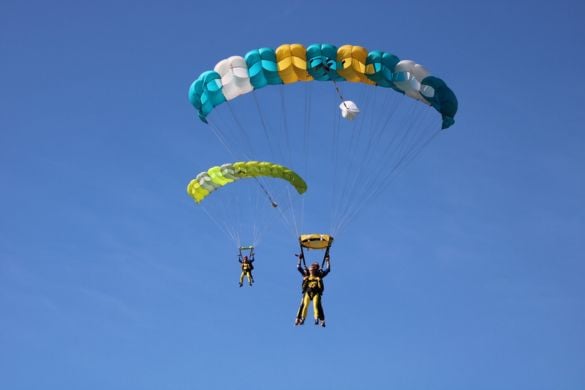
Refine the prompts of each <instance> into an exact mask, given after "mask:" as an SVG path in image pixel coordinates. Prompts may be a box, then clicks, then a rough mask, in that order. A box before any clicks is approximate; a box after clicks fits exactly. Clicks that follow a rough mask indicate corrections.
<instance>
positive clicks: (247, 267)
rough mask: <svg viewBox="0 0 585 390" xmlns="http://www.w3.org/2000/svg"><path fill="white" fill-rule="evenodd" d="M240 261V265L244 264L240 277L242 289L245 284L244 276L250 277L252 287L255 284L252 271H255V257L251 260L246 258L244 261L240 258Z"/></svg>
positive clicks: (249, 281) (249, 282)
mask: <svg viewBox="0 0 585 390" xmlns="http://www.w3.org/2000/svg"><path fill="white" fill-rule="evenodd" d="M238 261H239V262H240V264H242V274H241V275H240V287H242V285H243V284H244V276H247V277H248V284H249V285H250V286H252V284H253V283H254V277H253V276H252V270H253V269H254V264H252V263H253V262H254V255H252V256H251V258H250V259H248V256H244V259H243V260H242V257H241V256H240V257H239V258H238Z"/></svg>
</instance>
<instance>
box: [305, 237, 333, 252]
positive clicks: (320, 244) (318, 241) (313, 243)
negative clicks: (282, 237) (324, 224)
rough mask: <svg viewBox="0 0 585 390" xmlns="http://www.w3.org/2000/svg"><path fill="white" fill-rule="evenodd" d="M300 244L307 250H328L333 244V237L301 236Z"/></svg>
mask: <svg viewBox="0 0 585 390" xmlns="http://www.w3.org/2000/svg"><path fill="white" fill-rule="evenodd" d="M299 242H300V243H301V245H302V246H303V247H305V248H309V249H326V248H327V247H328V246H331V244H333V237H331V236H330V235H329V234H301V236H300V237H299Z"/></svg>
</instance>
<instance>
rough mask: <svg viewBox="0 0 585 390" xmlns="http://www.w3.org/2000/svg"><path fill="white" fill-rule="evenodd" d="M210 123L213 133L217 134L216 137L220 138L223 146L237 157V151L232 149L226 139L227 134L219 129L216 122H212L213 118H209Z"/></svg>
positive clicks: (234, 157) (231, 154) (233, 156)
mask: <svg viewBox="0 0 585 390" xmlns="http://www.w3.org/2000/svg"><path fill="white" fill-rule="evenodd" d="M208 123H209V127H210V128H211V131H212V132H213V134H214V135H215V138H217V139H218V140H219V142H220V143H221V144H222V145H223V147H224V148H225V149H226V150H227V151H228V153H229V154H230V156H232V158H233V159H237V157H236V155H235V153H234V152H233V151H232V149H231V148H230V147H229V145H228V144H227V142H226V140H225V136H224V135H223V133H222V131H221V130H220V129H219V127H217V126H216V125H215V123H214V122H212V121H211V120H208Z"/></svg>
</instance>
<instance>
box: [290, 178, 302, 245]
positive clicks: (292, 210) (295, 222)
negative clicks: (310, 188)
mask: <svg viewBox="0 0 585 390" xmlns="http://www.w3.org/2000/svg"><path fill="white" fill-rule="evenodd" d="M286 192H287V195H288V201H289V204H290V205H291V208H290V211H291V215H292V217H293V218H292V220H293V223H294V225H293V226H294V229H295V237H299V235H300V233H299V225H298V223H297V220H296V218H295V212H294V211H295V210H294V204H293V199H292V197H291V196H290V193H291V190H290V189H289V188H287V189H286ZM304 201H305V198H304V197H303V199H302V202H304ZM300 222H301V226H302V209H301V221H300Z"/></svg>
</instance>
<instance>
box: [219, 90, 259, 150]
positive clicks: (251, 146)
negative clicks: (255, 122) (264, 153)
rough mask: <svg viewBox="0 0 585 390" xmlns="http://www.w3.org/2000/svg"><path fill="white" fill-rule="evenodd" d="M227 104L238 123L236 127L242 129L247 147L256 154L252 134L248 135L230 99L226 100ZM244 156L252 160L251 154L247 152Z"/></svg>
mask: <svg viewBox="0 0 585 390" xmlns="http://www.w3.org/2000/svg"><path fill="white" fill-rule="evenodd" d="M226 105H227V107H228V109H229V112H230V114H231V116H232V119H233V120H234V122H235V124H236V127H237V128H238V130H239V131H240V133H241V134H242V136H243V138H244V141H245V142H246V146H247V149H248V150H250V151H252V154H253V155H256V152H255V150H254V143H253V142H252V140H251V139H250V136H249V135H248V133H247V132H246V130H245V129H244V126H242V123H241V122H240V120H239V119H238V117H237V115H236V113H235V112H234V110H233V108H232V106H231V104H230V102H229V100H228V101H227V102H226ZM244 156H245V157H246V159H247V160H250V157H249V156H247V155H246V154H244Z"/></svg>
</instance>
